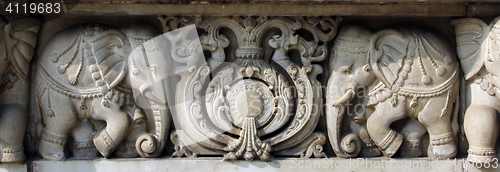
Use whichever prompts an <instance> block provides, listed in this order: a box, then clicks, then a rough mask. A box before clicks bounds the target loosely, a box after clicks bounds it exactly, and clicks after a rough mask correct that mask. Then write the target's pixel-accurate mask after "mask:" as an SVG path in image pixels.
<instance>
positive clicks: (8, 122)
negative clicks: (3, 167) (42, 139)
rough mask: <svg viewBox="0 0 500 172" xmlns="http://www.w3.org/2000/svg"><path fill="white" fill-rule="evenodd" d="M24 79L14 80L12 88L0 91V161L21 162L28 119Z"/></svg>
mask: <svg viewBox="0 0 500 172" xmlns="http://www.w3.org/2000/svg"><path fill="white" fill-rule="evenodd" d="M0 82H1V81H0ZM28 85H29V84H28V82H27V81H26V80H22V79H20V80H18V81H17V82H14V84H13V85H12V88H10V89H8V90H6V91H5V92H4V93H0V146H1V149H2V153H1V156H2V157H1V159H0V162H19V163H20V162H22V161H24V160H25V159H26V156H25V155H24V147H23V139H24V133H25V130H26V123H27V121H28V107H29V91H28Z"/></svg>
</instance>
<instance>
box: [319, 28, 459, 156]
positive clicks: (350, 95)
mask: <svg viewBox="0 0 500 172" xmlns="http://www.w3.org/2000/svg"><path fill="white" fill-rule="evenodd" d="M332 53H333V58H332V59H331V69H330V70H331V73H330V78H329V80H328V88H327V95H326V102H327V106H326V111H327V116H326V117H327V126H328V135H329V139H330V143H331V145H332V147H333V150H334V152H335V153H336V155H337V156H338V157H344V158H346V157H355V156H357V155H358V154H359V153H360V151H361V146H362V145H365V147H366V148H368V149H373V147H372V146H371V145H373V144H374V146H376V147H378V149H379V150H380V151H381V152H382V153H383V155H384V156H386V157H392V156H393V155H394V154H395V153H396V152H397V151H398V150H399V149H400V147H401V148H404V149H405V150H401V151H400V152H401V155H402V156H405V157H416V156H421V155H422V154H423V153H422V151H421V148H420V146H421V144H422V143H421V140H422V136H423V135H424V134H425V133H427V132H428V133H429V136H430V145H429V147H428V153H427V155H428V156H429V157H432V158H438V159H444V158H452V157H454V156H455V155H456V153H457V148H456V143H455V141H454V138H455V135H456V133H457V132H458V123H457V121H456V114H457V113H456V112H458V111H457V109H456V108H453V107H454V104H456V102H457V101H458V92H459V88H460V85H459V84H460V83H459V82H460V81H459V75H460V73H459V72H458V70H459V65H458V62H457V60H455V58H454V57H455V56H454V53H453V51H452V49H451V48H450V47H448V46H447V44H445V42H444V41H443V40H441V39H440V38H438V37H436V36H435V35H434V34H432V33H430V32H427V31H425V30H420V29H416V28H406V27H400V28H397V29H386V30H382V31H379V32H376V33H372V32H371V31H370V30H369V29H367V28H364V27H362V26H358V25H349V26H346V27H344V28H343V29H341V30H340V32H339V34H338V36H337V38H336V39H335V42H334V45H333V51H332ZM353 101H354V103H357V104H359V105H361V106H359V107H361V108H362V111H361V112H356V113H354V114H355V115H354V116H352V117H351V118H352V120H353V121H355V122H356V123H358V126H357V127H353V126H352V125H351V127H350V128H351V129H350V130H356V131H353V132H354V133H351V134H347V135H344V134H343V133H342V131H343V130H346V131H347V130H349V127H346V126H342V123H343V120H344V118H347V117H345V111H347V110H348V108H349V106H352V103H353ZM355 106H357V105H355ZM402 119H406V121H405V123H404V125H403V126H402V127H401V129H400V132H401V133H402V134H400V133H398V132H396V130H394V129H392V128H391V126H392V125H391V124H393V123H394V122H395V121H398V120H402ZM355 128H357V129H355ZM361 141H363V143H361ZM402 145H403V146H402ZM368 153H369V155H370V156H375V155H377V154H379V153H377V150H370V151H369V152H368Z"/></svg>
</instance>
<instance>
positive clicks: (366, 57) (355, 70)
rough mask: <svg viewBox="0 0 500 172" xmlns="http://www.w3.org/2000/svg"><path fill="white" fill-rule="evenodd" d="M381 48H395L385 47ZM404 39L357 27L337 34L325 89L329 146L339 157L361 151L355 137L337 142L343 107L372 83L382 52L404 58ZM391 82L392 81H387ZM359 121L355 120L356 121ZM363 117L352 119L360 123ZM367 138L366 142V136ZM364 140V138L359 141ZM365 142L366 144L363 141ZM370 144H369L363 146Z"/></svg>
mask: <svg viewBox="0 0 500 172" xmlns="http://www.w3.org/2000/svg"><path fill="white" fill-rule="evenodd" d="M385 45H395V47H394V46H385ZM406 45H408V40H406V39H404V37H403V36H401V34H399V33H397V32H392V31H382V32H379V33H377V34H375V35H373V34H372V33H371V31H369V30H368V29H366V28H364V27H361V26H353V25H351V26H346V27H344V28H343V29H341V30H340V31H339V34H338V36H337V38H336V40H335V43H334V47H333V51H332V53H333V57H332V59H331V62H330V64H331V65H330V67H331V75H330V79H329V80H328V89H327V96H326V99H327V100H326V101H327V106H326V110H327V114H328V115H327V123H328V125H329V127H328V134H329V136H330V143H331V144H332V147H333V150H334V151H335V153H336V154H337V156H339V157H344V158H348V157H355V156H357V155H358V154H359V152H360V151H361V141H360V138H359V137H358V136H357V135H356V134H348V135H347V136H345V137H344V138H343V139H342V140H341V136H342V135H341V130H343V128H342V121H343V118H344V117H343V116H344V110H345V109H346V106H345V105H346V104H348V102H349V101H351V100H352V99H353V98H355V97H356V96H363V95H362V94H361V92H359V94H358V91H360V90H361V91H363V90H365V89H366V88H368V87H369V86H370V85H372V84H373V83H374V81H375V80H376V78H378V77H377V76H378V75H381V74H380V73H377V72H374V70H373V69H372V67H375V68H377V69H378V66H377V65H376V64H377V63H378V62H379V61H378V59H379V58H380V57H381V56H382V54H383V53H382V51H383V50H382V49H385V50H386V51H392V52H393V53H394V54H395V55H396V57H399V58H401V56H403V57H404V53H405V52H406ZM390 79H392V78H390ZM357 118H359V119H357ZM364 119H365V117H363V116H358V117H355V118H354V120H355V121H359V120H361V121H359V122H362V120H364ZM366 137H368V138H367V139H369V136H367V134H366ZM362 139H363V141H365V140H366V139H365V138H362ZM365 143H366V141H365ZM366 144H370V143H366Z"/></svg>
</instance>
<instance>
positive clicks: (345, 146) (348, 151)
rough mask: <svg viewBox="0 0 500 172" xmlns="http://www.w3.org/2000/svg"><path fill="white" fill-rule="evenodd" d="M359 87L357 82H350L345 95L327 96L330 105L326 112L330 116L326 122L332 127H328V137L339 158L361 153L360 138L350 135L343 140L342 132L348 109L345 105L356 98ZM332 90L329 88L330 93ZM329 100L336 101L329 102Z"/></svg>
mask: <svg viewBox="0 0 500 172" xmlns="http://www.w3.org/2000/svg"><path fill="white" fill-rule="evenodd" d="M357 87H358V84H357V83H356V82H349V83H347V87H346V91H345V92H344V93H343V94H341V95H340V94H337V96H335V94H327V95H330V96H329V97H327V102H329V104H328V105H327V106H326V110H327V111H328V113H327V114H329V115H327V116H326V120H327V125H328V126H331V127H328V135H329V136H330V137H329V139H330V143H331V144H332V148H333V151H334V152H335V154H336V155H337V157H342V158H351V157H356V156H357V155H358V154H359V153H360V152H361V140H360V139H359V137H358V136H357V135H356V134H348V135H345V136H344V137H343V138H342V132H341V131H342V121H343V118H344V109H345V108H346V106H345V105H344V104H345V103H347V102H348V101H350V100H352V99H353V98H354V96H355V95H356V91H355V90H356V88H357ZM331 89H333V88H328V92H331V91H333V90H331ZM337 89H339V88H337ZM337 93H338V92H337ZM338 95H340V96H338ZM329 99H334V100H332V101H328V100H329Z"/></svg>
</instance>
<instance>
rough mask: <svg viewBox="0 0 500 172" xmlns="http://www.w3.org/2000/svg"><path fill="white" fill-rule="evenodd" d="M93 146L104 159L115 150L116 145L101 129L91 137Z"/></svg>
mask: <svg viewBox="0 0 500 172" xmlns="http://www.w3.org/2000/svg"><path fill="white" fill-rule="evenodd" d="M92 140H93V141H94V145H95V147H96V148H97V150H98V151H99V152H100V153H101V155H102V156H104V158H108V157H110V156H111V154H112V153H113V152H114V151H115V150H116V148H117V147H118V145H117V144H116V143H115V142H114V141H113V139H111V137H110V136H109V134H108V132H107V131H106V130H105V129H104V128H101V129H100V130H99V131H97V132H96V133H94V135H93V136H92Z"/></svg>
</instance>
